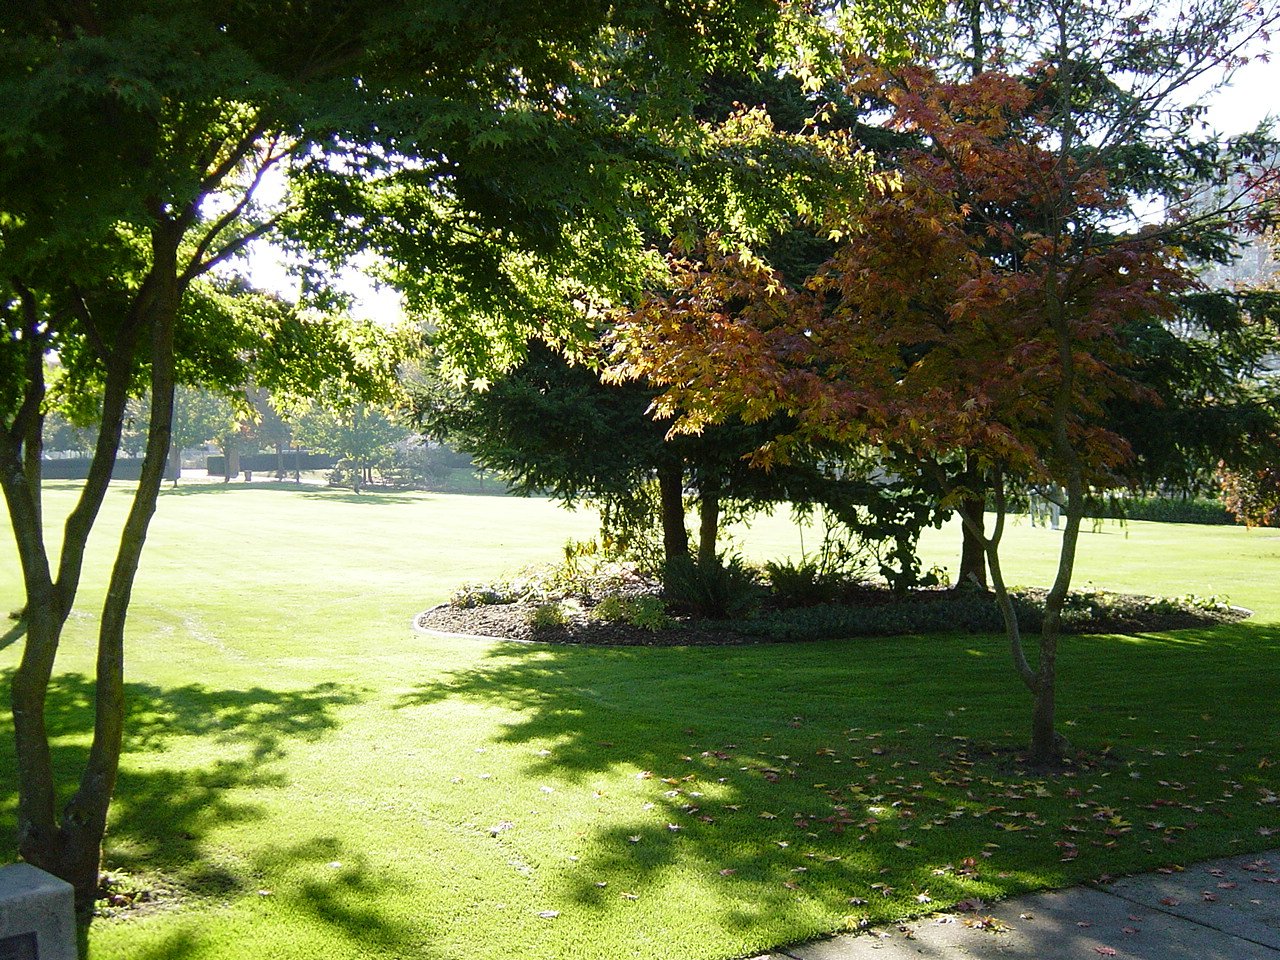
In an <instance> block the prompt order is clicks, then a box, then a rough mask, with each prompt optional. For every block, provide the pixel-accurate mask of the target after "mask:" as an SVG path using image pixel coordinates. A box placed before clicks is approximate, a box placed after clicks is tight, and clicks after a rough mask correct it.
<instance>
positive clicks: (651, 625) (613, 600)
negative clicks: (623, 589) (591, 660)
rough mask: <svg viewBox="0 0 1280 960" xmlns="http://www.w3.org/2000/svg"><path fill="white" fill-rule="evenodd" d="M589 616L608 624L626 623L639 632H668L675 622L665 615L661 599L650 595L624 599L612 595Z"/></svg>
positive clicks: (664, 605) (665, 610)
mask: <svg viewBox="0 0 1280 960" xmlns="http://www.w3.org/2000/svg"><path fill="white" fill-rule="evenodd" d="M591 615H592V616H593V617H595V618H596V619H597V620H604V621H606V622H609V623H627V624H630V625H631V626H633V627H639V628H640V629H641V630H649V631H654V632H656V631H658V630H668V629H670V628H671V627H673V626H675V620H673V619H672V618H671V616H670V615H669V614H668V613H667V607H666V604H665V603H663V602H662V598H661V597H657V596H654V595H652V594H641V595H639V596H633V597H625V596H620V595H618V594H612V595H610V596H608V597H605V598H604V599H603V600H601V601H600V603H598V604H597V605H596V607H595V609H594V610H592V612H591Z"/></svg>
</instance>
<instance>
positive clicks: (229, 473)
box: [222, 446, 240, 483]
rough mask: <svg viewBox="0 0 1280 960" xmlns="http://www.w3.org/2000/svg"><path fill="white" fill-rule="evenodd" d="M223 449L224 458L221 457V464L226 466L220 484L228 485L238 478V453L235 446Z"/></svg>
mask: <svg viewBox="0 0 1280 960" xmlns="http://www.w3.org/2000/svg"><path fill="white" fill-rule="evenodd" d="M225 449H226V456H225V457H223V463H224V464H225V465H226V470H225V475H224V476H223V478H222V482H223V483H230V482H231V481H232V480H234V479H235V478H236V477H238V476H240V451H239V450H238V449H236V447H235V446H228V447H226V448H225Z"/></svg>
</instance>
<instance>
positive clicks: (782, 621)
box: [414, 584, 1250, 646]
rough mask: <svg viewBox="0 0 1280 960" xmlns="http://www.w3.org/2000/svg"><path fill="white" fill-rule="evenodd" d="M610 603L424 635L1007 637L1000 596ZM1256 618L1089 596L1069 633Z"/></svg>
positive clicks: (637, 642) (682, 641)
mask: <svg viewBox="0 0 1280 960" xmlns="http://www.w3.org/2000/svg"><path fill="white" fill-rule="evenodd" d="M654 589H655V590H656V587H655V588H654ZM1044 596H1045V591H1043V590H1018V591H1015V592H1014V594H1013V598H1014V602H1015V605H1016V606H1017V608H1018V615H1019V622H1020V624H1021V625H1022V628H1023V630H1024V631H1025V632H1027V633H1035V632H1037V631H1038V630H1039V628H1040V621H1041V611H1042V609H1043V603H1044ZM602 600H603V598H602V597H599V596H592V595H582V594H580V595H578V596H576V597H572V598H569V599H568V600H550V601H549V600H547V599H546V598H537V599H525V600H519V601H516V602H510V603H484V604H477V605H474V606H463V605H459V604H456V603H455V604H441V605H439V606H436V607H432V608H431V609H430V610H427V611H424V612H423V613H421V614H419V615H418V616H417V617H416V618H415V620H414V625H415V626H416V627H417V628H418V629H420V630H434V631H439V632H442V633H457V634H467V635H476V636H486V637H497V638H502V639H507V640H522V641H536V642H541V643H574V644H591V645H600V646H716V645H730V644H742V643H771V642H772V643H794V642H803V641H807V640H827V639H843V638H852V637H863V636H895V635H903V634H912V633H926V632H939V631H958V632H968V633H1002V632H1003V631H1004V624H1003V621H1002V619H1001V617H1000V612H999V609H998V608H997V606H996V602H995V597H994V595H993V594H989V593H982V592H978V591H972V590H959V591H957V590H943V589H928V590H916V591H911V592H909V593H907V594H894V593H893V592H892V591H890V590H889V589H887V588H884V587H879V586H877V585H875V584H860V585H858V588H857V589H856V590H850V591H846V593H845V595H844V596H843V597H842V599H841V601H840V602H837V603H824V604H815V605H812V606H804V607H791V608H778V607H774V606H770V605H769V603H768V602H767V601H766V602H765V603H764V604H763V605H762V607H761V609H760V610H759V611H758V612H757V613H755V614H754V615H752V616H748V617H740V618H736V619H724V620H717V619H710V618H705V617H696V616H680V615H669V616H666V617H664V618H662V619H663V620H664V621H665V622H663V623H661V624H660V625H657V626H653V625H644V626H642V625H637V624H634V623H630V622H627V620H625V619H621V618H613V617H608V618H606V617H602V616H600V615H599V613H598V610H599V608H600V604H601V602H602ZM549 607H555V608H556V611H557V612H556V613H555V614H554V615H553V616H551V617H547V616H545V614H546V613H547V610H548V608H549ZM1249 616H1250V611H1248V610H1245V609H1243V608H1240V607H1234V606H1230V605H1229V604H1227V603H1226V602H1224V601H1221V600H1217V599H1203V598H1197V597H1179V598H1168V597H1144V596H1137V595H1133V594H1121V593H1109V592H1104V591H1087V592H1085V591H1080V592H1073V593H1072V594H1071V596H1070V597H1069V598H1068V601H1067V606H1066V609H1065V610H1064V612H1063V632H1065V633H1071V634H1090V633H1094V634H1096V633H1127V634H1133V633H1147V632H1158V631H1165V630H1181V629H1192V628H1205V627H1213V626H1217V625H1218V624H1223V623H1236V622H1238V621H1240V620H1244V619H1246V618H1248V617H1249ZM548 620H550V621H553V622H547V621H548ZM555 621H559V622H555Z"/></svg>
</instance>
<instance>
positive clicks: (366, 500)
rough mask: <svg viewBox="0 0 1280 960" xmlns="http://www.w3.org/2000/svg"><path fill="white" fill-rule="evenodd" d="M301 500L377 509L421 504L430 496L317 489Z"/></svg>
mask: <svg viewBox="0 0 1280 960" xmlns="http://www.w3.org/2000/svg"><path fill="white" fill-rule="evenodd" d="M302 498H303V499H304V500H328V501H333V500H336V501H337V502H338V503H358V504H361V505H363V506H366V507H377V506H387V505H388V504H393V503H421V502H422V501H423V500H424V499H430V495H427V496H422V495H418V494H407V493H392V492H390V491H382V490H365V492H364V493H353V492H351V491H342V492H339V491H337V490H326V489H324V488H318V489H317V490H316V491H315V492H314V493H304V494H303V495H302Z"/></svg>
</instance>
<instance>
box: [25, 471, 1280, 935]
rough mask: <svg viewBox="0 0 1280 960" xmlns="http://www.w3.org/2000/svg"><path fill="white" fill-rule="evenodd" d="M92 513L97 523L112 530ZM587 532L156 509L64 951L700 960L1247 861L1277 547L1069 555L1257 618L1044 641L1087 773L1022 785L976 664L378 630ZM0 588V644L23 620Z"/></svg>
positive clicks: (1035, 556)
mask: <svg viewBox="0 0 1280 960" xmlns="http://www.w3.org/2000/svg"><path fill="white" fill-rule="evenodd" d="M68 491H69V487H67V488H59V493H58V495H57V497H55V498H54V502H53V505H52V508H51V510H50V516H49V518H48V522H49V523H50V524H54V523H55V522H56V520H57V508H58V507H59V506H60V505H65V504H66V503H68V502H69V493H68ZM125 493H126V491H125V489H124V487H118V488H117V487H113V489H112V491H111V494H110V495H109V497H108V504H109V507H108V509H109V510H110V511H111V514H110V519H112V520H113V521H114V522H116V523H117V529H118V522H119V520H120V518H121V517H122V516H123V511H124V508H125V505H126V504H127V497H126V495H125ZM595 525H596V518H595V517H593V516H591V515H589V514H585V513H580V514H569V513H565V512H563V511H560V510H558V509H557V508H556V507H555V506H554V505H553V504H551V503H550V502H548V501H543V500H518V499H512V498H482V497H459V496H446V495H434V494H422V493H412V494H379V493H366V494H364V495H361V496H356V495H354V494H350V493H349V492H343V491H329V490H323V489H317V488H309V487H306V486H303V487H301V488H298V487H293V486H292V485H279V487H272V486H270V485H264V486H258V485H256V484H255V485H249V486H241V487H231V488H225V487H222V486H221V485H210V486H198V485H191V486H185V487H180V488H178V489H177V490H176V491H173V492H166V493H165V494H163V495H162V497H161V504H160V510H159V513H158V516H157V519H156V523H155V527H154V534H153V541H152V543H150V544H149V546H148V552H147V554H146V556H145V558H144V560H143V566H142V570H141V574H140V576H139V582H138V586H137V591H136V601H135V606H134V609H133V617H132V619H131V622H130V630H129V662H128V677H129V688H128V690H129V697H130V720H129V727H128V734H127V744H126V752H125V759H124V767H123V770H122V775H121V782H120V787H119V790H118V795H117V803H116V805H115V806H114V808H113V816H112V821H111V827H110V830H109V832H108V836H107V864H108V866H109V867H110V868H111V869H112V870H113V871H114V873H113V878H114V879H113V884H114V889H116V890H117V891H119V895H120V896H121V897H122V898H123V900H124V901H125V902H123V903H121V904H116V905H115V906H114V909H113V911H112V912H114V913H115V914H116V916H115V917H104V918H100V919H99V920H97V921H96V922H95V923H94V925H93V927H92V929H91V932H90V945H91V950H92V954H91V955H92V956H93V957H94V958H95V960H117V958H119V960H125V958H128V960H178V958H182V960H187V958H210V960H212V958H218V960H226V958H232V960H235V958H239V957H244V958H250V957H260V956H271V957H274V958H283V960H290V958H297V960H302V958H313V957H317V956H324V957H333V958H357V957H361V958H363V957H374V958H387V960H389V958H392V957H414V958H419V957H421V958H441V960H444V958H450V960H451V958H461V957H468V958H471V957H477V958H498V957H504V958H505V957H511V956H521V957H530V958H547V960H550V958H561V957H573V958H579V957H580V958H612V957H618V956H631V955H642V956H646V957H657V958H662V957H671V958H676V957H679V958H682V960H689V958H699V960H712V958H729V957H735V956H745V955H750V954H753V953H758V952H760V951H762V950H764V949H767V948H769V947H771V946H775V945H778V944H781V943H787V942H793V941H796V940H800V939H804V938H807V937H810V936H814V935H817V934H821V933H827V932H832V931H835V930H838V929H845V928H850V927H857V926H859V925H861V924H862V923H864V922H867V921H872V922H875V921H883V920H891V919H895V918H897V917H900V916H903V915H906V914H910V913H919V912H925V911H928V910H931V909H934V908H942V907H946V906H948V905H951V904H954V903H956V902H957V901H960V900H964V899H972V898H980V899H983V900H989V899H990V898H992V897H995V896H999V895H1003V894H1008V893H1015V892H1019V891H1024V890H1028V889H1033V888H1037V887H1043V886H1048V885H1059V884H1065V883H1072V882H1076V881H1082V880H1093V879H1097V878H1099V877H1100V876H1102V875H1117V874H1120V873H1124V872H1127V871H1133V870H1139V869H1149V868H1153V867H1158V866H1172V865H1176V864H1184V863H1189V862H1192V861H1194V860H1197V859H1200V858H1203V857H1208V856H1211V855H1215V854H1220V853H1236V852H1246V851H1253V850H1262V849H1267V848H1270V847H1275V846H1277V844H1278V841H1277V840H1276V839H1275V837H1276V836H1277V835H1280V801H1278V800H1277V792H1278V791H1280V775H1277V772H1276V771H1277V769H1278V767H1277V765H1280V709H1278V708H1277V705H1276V702H1275V697H1274V690H1275V680H1276V678H1277V677H1280V600H1277V598H1276V596H1275V594H1274V590H1273V584H1274V582H1275V573H1276V572H1277V571H1280V535H1277V533H1276V531H1272V530H1246V529H1243V528H1233V527H1190V526H1175V525H1163V524H1153V523H1144V522H1138V521H1130V522H1128V523H1127V524H1126V525H1124V526H1123V527H1121V526H1118V525H1115V524H1103V525H1102V526H1101V527H1100V529H1099V531H1098V532H1086V533H1085V534H1084V535H1083V537H1082V554H1081V561H1080V571H1079V578H1078V583H1079V584H1080V586H1082V587H1089V586H1092V587H1095V588H1098V589H1102V588H1105V589H1111V590H1121V591H1129V592H1134V593H1146V594H1163V595H1170V596H1178V595H1183V594H1189V593H1194V594H1198V595H1202V596H1211V595H1226V596H1229V597H1230V598H1231V600H1232V601H1233V602H1235V603H1238V604H1243V605H1245V606H1248V607H1251V608H1253V609H1254V610H1255V611H1256V615H1255V616H1254V617H1253V618H1252V619H1251V620H1248V621H1245V622H1243V623H1240V624H1235V625H1230V626H1224V627H1220V628H1215V629H1212V630H1192V631H1177V632H1171V633H1159V634H1144V635H1139V636H1087V637H1073V638H1069V639H1068V640H1066V641H1064V643H1063V649H1062V651H1061V661H1060V663H1061V683H1062V689H1061V695H1060V710H1061V719H1062V721H1063V722H1064V724H1065V729H1066V730H1067V731H1068V732H1069V734H1070V737H1071V740H1072V743H1073V745H1074V746H1075V747H1076V748H1077V749H1079V750H1083V751H1084V752H1083V753H1082V754H1080V755H1078V756H1076V758H1075V762H1074V764H1073V765H1072V766H1071V767H1069V768H1067V769H1066V770H1065V771H1064V772H1062V773H1060V774H1054V775H1047V774H1042V773H1034V772H1031V771H1028V770H1026V769H1024V768H1022V767H1021V766H1020V765H1019V764H1018V762H1017V759H1016V756H1015V754H1014V752H1013V749H1012V748H1014V747H1017V746H1019V745H1022V744H1023V743H1025V739H1026V731H1025V729H1024V724H1025V722H1026V720H1025V718H1026V707H1027V704H1026V695H1025V694H1024V693H1023V692H1022V689H1021V687H1020V686H1019V685H1018V683H1017V680H1016V677H1015V676H1014V675H1013V672H1012V668H1011V666H1010V665H1009V663H1008V654H1007V649H1006V646H1005V642H1004V640H1003V638H1001V637H999V636H996V635H976V636H975V635H963V634H954V633H932V634H928V635H924V636H912V637H894V638H888V639H881V638H862V639H857V640H849V641H826V642H815V643H803V644H791V645H786V646H775V645H759V646H737V647H707V648H586V647H571V646H543V645H528V644H503V643H490V642H481V641H476V640H469V639H465V638H458V637H443V636H435V635H429V634H419V633H414V632H413V631H412V630H411V629H410V626H409V624H410V620H411V618H412V617H413V615H414V614H415V613H417V612H418V611H420V610H423V609H425V608H426V607H428V606H430V605H432V604H435V603H439V602H442V601H444V600H445V599H447V597H448V596H449V594H450V592H451V591H452V590H453V589H454V588H455V587H456V586H457V585H458V583H460V582H463V581H467V580H487V579H492V578H494V577H496V576H498V575H499V574H501V573H502V572H503V571H505V570H512V569H517V568H519V567H521V566H524V565H526V564H529V563H533V562H537V561H546V560H549V559H554V558H555V557H556V555H557V553H558V552H559V549H560V544H562V543H563V542H564V541H565V539H566V538H568V537H577V538H585V537H587V536H589V535H590V533H591V532H592V531H593V530H594V528H595ZM1008 536H1009V538H1010V541H1009V544H1008V552H1007V556H1006V561H1005V564H1006V570H1007V571H1008V575H1009V577H1010V579H1011V580H1013V581H1015V582H1020V583H1023V584H1026V585H1028V586H1043V585H1044V582H1045V580H1046V578H1047V577H1048V575H1049V571H1050V569H1051V564H1052V556H1053V553H1054V549H1053V548H1054V547H1055V545H1056V540H1055V538H1056V537H1057V536H1058V534H1056V533H1054V532H1052V531H1048V530H1044V529H1041V528H1031V527H1029V526H1027V525H1025V524H1021V525H1015V526H1014V527H1013V529H1012V530H1011V531H1010V533H1009V535H1008ZM110 539H111V537H110V535H109V531H108V530H107V529H103V530H102V531H100V532H99V533H98V534H96V535H95V540H94V541H93V542H92V543H91V548H94V549H95V551H96V552H95V553H94V554H93V556H92V557H91V561H90V565H89V567H88V569H87V571H86V588H85V590H84V591H83V594H82V598H81V600H80V603H81V607H80V608H78V610H77V612H76V613H74V614H73V620H72V624H71V631H70V633H69V634H68V636H67V639H66V641H65V643H66V648H65V650H64V654H63V657H62V659H61V660H60V664H61V669H62V672H61V673H60V674H59V675H58V676H57V678H56V680H55V685H54V690H53V698H54V699H53V703H52V709H51V713H50V716H51V718H52V722H53V723H54V725H55V730H56V734H57V735H56V739H55V749H56V751H57V755H58V761H59V762H60V763H63V764H67V765H68V766H74V765H75V764H76V763H77V762H78V761H79V760H80V759H81V754H82V751H83V750H84V749H85V745H86V742H87V734H86V731H87V729H88V726H89V724H90V721H91V718H90V716H89V712H88V707H87V703H88V701H87V698H86V694H87V683H88V681H87V680H86V677H88V676H89V675H90V674H91V669H92V654H93V646H92V632H91V629H90V628H91V626H92V612H93V610H94V607H95V606H96V605H97V604H98V603H100V601H101V597H102V593H103V590H104V584H105V575H106V570H105V563H106V558H107V556H108V553H109V550H108V547H109V541H110ZM738 540H739V541H740V543H741V550H742V553H743V555H744V556H745V557H747V558H748V559H750V560H753V561H762V560H765V559H771V558H776V557H779V556H782V555H784V554H787V553H791V554H792V555H798V553H799V543H798V538H797V535H796V533H795V530H794V527H792V526H791V525H789V524H788V523H787V522H786V520H785V519H784V518H782V517H775V518H762V519H760V520H759V521H758V522H756V523H754V524H753V525H752V528H751V530H750V531H740V532H739V534H738ZM958 545H959V535H958V531H957V530H956V529H955V528H954V527H953V526H948V527H947V528H944V529H943V530H941V531H930V532H929V534H928V536H927V537H926V540H925V541H924V550H925V554H926V557H925V562H926V564H931V563H935V562H936V563H942V564H946V563H951V564H952V566H953V567H954V561H955V556H954V555H955V554H957V553H958ZM11 550H12V546H11V544H8V543H5V544H4V545H3V546H2V547H0V551H3V552H0V609H3V610H7V609H10V608H12V607H14V606H15V605H17V603H18V601H19V597H20V589H19V586H20V585H19V583H18V581H17V564H16V562H15V561H14V560H13V558H12V553H11ZM17 655H18V645H16V644H14V645H11V646H10V647H8V648H7V649H5V650H3V651H0V669H3V670H6V671H8V670H11V669H12V666H13V664H14V662H15V661H16V658H17ZM3 724H4V726H5V727H6V729H5V730H3V731H0V856H3V857H6V858H11V857H12V856H13V851H14V847H13V840H12V824H13V811H14V803H15V798H14V795H13V790H12V784H13V782H14V777H13V770H12V765H13V755H12V746H11V744H10V739H9V738H10V733H9V731H8V729H7V728H8V725H9V721H8V718H7V717H6V718H4V720H3ZM143 891H154V896H152V895H150V894H148V895H146V896H143V895H142V894H143Z"/></svg>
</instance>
